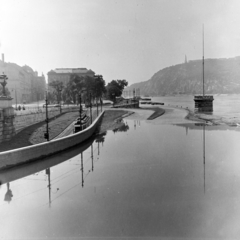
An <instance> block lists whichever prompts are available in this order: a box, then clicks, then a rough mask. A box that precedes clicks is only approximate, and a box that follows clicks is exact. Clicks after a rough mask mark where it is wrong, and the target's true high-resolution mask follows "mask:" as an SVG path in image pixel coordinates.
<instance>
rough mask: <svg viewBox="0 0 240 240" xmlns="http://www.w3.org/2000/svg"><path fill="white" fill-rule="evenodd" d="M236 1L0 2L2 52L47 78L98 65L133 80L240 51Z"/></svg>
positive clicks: (104, 72)
mask: <svg viewBox="0 0 240 240" xmlns="http://www.w3.org/2000/svg"><path fill="white" fill-rule="evenodd" d="M239 9H240V2H239V1H237V0H230V1H226V0H210V1H207V0H203V1H200V0H178V1H177V0H115V1H114V0H68V1H67V0H58V1H57V0H34V1H31V0H21V1H17V0H0V44H1V45H0V53H4V55H5V61H6V62H13V63H16V64H18V65H20V66H23V65H25V64H26V65H28V66H30V67H31V68H33V70H35V71H38V73H39V74H41V73H42V72H43V74H44V75H45V76H46V77H47V75H46V74H47V72H48V71H50V70H51V69H55V68H82V67H86V68H88V69H92V70H93V71H95V73H96V74H102V75H103V77H104V79H105V80H106V82H110V81H111V80H112V79H126V80H127V81H128V82H129V85H131V84H133V83H136V82H142V81H146V80H149V79H150V78H151V77H152V75H153V74H154V73H156V72H157V71H159V70H161V69H163V68H165V67H168V66H172V65H176V64H180V63H183V62H184V60H185V55H186V56H187V59H188V60H198V59H201V57H202V25H203V24H204V34H205V37H204V40H205V58H232V57H236V56H240V30H238V29H239V28H238V23H239V22H240V21H239V20H240V14H239V13H240V10H239Z"/></svg>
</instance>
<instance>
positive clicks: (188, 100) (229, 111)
mask: <svg viewBox="0 0 240 240" xmlns="http://www.w3.org/2000/svg"><path fill="white" fill-rule="evenodd" d="M213 98H214V101H213V113H212V114H214V115H216V116H219V117H224V118H226V119H228V120H231V119H232V118H237V120H238V121H239V123H240V94H218V95H217V94H215V95H213ZM193 99H194V96H193V95H176V96H162V97H153V98H152V100H153V101H156V102H163V103H164V104H165V105H172V106H176V105H178V106H182V107H185V108H186V107H188V108H189V109H191V110H194V100H193Z"/></svg>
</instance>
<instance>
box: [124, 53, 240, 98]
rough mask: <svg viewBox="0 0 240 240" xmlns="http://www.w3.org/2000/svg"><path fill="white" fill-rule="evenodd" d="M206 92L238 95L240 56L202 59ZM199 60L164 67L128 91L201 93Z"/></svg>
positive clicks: (161, 93) (152, 93)
mask: <svg viewBox="0 0 240 240" xmlns="http://www.w3.org/2000/svg"><path fill="white" fill-rule="evenodd" d="M204 69H205V71H204V73H205V74H204V79H205V93H208V94H221V93H240V57H235V58H229V59H205V61H204ZM202 76H203V74H202V60H194V61H189V62H188V63H183V64H178V65H175V66H171V67H167V68H164V69H162V70H160V71H158V72H157V73H155V74H154V75H153V76H152V78H151V79H149V80H148V81H145V82H141V83H136V84H132V85H131V86H130V87H128V88H127V90H131V89H133V88H140V92H141V95H150V96H154V95H155V96H156V95H166V94H201V93H202V88H203V87H202Z"/></svg>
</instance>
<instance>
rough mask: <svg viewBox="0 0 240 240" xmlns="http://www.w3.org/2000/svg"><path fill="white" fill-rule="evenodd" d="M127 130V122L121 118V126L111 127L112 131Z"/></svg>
mask: <svg viewBox="0 0 240 240" xmlns="http://www.w3.org/2000/svg"><path fill="white" fill-rule="evenodd" d="M128 130H129V126H128V124H127V122H124V121H123V120H121V126H120V127H118V128H115V129H113V133H116V132H127V131H128Z"/></svg>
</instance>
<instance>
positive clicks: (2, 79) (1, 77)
mask: <svg viewBox="0 0 240 240" xmlns="http://www.w3.org/2000/svg"><path fill="white" fill-rule="evenodd" d="M7 79H8V77H7V75H5V74H4V73H3V74H2V75H0V83H1V85H2V87H3V91H2V94H3V97H6V96H7V95H6V89H5V87H6V85H7V82H6V80H7Z"/></svg>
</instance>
